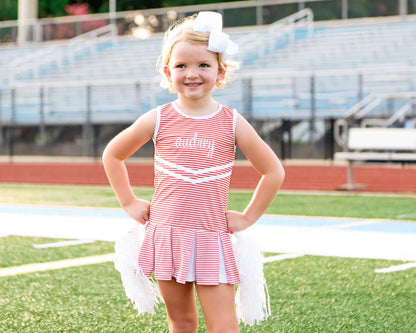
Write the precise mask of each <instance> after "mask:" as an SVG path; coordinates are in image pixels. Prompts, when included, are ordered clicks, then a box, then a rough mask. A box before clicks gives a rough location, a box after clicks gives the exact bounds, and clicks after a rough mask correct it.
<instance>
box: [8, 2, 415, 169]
mask: <svg viewBox="0 0 416 333" xmlns="http://www.w3.org/2000/svg"><path fill="white" fill-rule="evenodd" d="M202 10H213V11H218V12H220V13H221V14H223V18H224V27H225V31H226V32H227V33H228V34H230V36H231V38H232V40H234V41H235V42H237V43H238V44H239V46H240V52H239V54H238V56H237V59H236V60H238V61H239V62H240V67H241V69H240V70H239V71H238V73H236V75H235V80H234V81H233V82H232V83H231V84H230V85H228V86H227V87H226V88H225V89H223V90H216V91H215V98H216V99H217V100H218V101H220V102H221V103H223V104H225V105H229V106H232V107H235V108H237V109H238V111H239V112H240V113H242V114H243V115H244V116H245V117H246V118H247V119H249V120H250V122H251V123H252V124H253V125H254V126H255V127H256V129H257V130H258V132H259V133H260V134H261V136H262V137H263V138H264V139H265V140H266V141H267V142H268V143H269V144H270V145H271V146H272V148H273V149H274V150H275V151H276V153H277V154H278V155H279V156H280V157H281V158H282V159H284V160H290V159H324V160H329V161H331V160H333V159H334V156H335V154H336V153H337V152H340V151H345V150H348V149H349V147H348V131H349V129H350V128H352V127H364V128H369V127H377V128H383V129H387V128H402V129H414V128H415V127H416V0H311V1H293V0H257V1H237V2H236V1H229V2H221V3H214V1H197V0H183V1H175V0H164V1H162V0H156V1H148V0H109V1H108V0H90V1H81V0H79V1H70V0H19V1H16V0H2V2H1V4H0V20H1V21H0V156H4V157H13V156H20V155H25V156H27V155H29V156H35V155H38V156H81V157H99V156H100V155H101V152H102V150H103V148H104V146H105V144H106V143H107V142H108V141H109V140H110V139H111V138H112V137H113V136H114V135H115V134H116V133H118V132H119V131H120V130H122V129H123V128H125V127H126V126H128V125H129V124H130V123H132V122H133V121H134V120H135V119H136V118H137V117H138V116H140V115H141V114H143V113H144V112H146V111H148V110H149V109H151V108H153V107H154V106H156V105H159V104H162V103H166V102H169V101H171V100H173V99H174V98H175V96H174V95H171V94H169V93H168V92H167V91H166V90H163V89H162V88H160V86H159V81H160V76H159V74H158V73H157V71H156V62H157V59H158V56H159V53H160V49H161V44H162V38H163V32H164V31H165V30H166V28H167V27H168V26H169V25H170V24H171V23H172V22H173V21H175V20H177V19H180V18H182V17H184V16H188V15H191V14H193V13H196V12H199V11H202ZM382 148H383V147H382ZM386 149H387V148H386ZM396 149H400V147H399V148H396ZM407 149H409V148H407ZM410 149H412V148H410ZM413 149H416V148H413ZM413 153H414V151H413ZM152 155H153V147H152V145H151V144H149V145H147V146H146V147H144V149H141V150H140V151H139V152H137V153H136V154H135V156H137V157H151V156H152ZM239 156H240V155H239ZM414 159H415V158H413V159H410V160H409V161H407V160H406V161H404V162H406V163H407V162H412V161H413V160H414ZM381 160H383V159H381ZM400 162H403V161H400Z"/></svg>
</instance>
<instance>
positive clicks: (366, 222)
mask: <svg viewBox="0 0 416 333" xmlns="http://www.w3.org/2000/svg"><path fill="white" fill-rule="evenodd" d="M380 222H382V221H381V220H362V221H357V222H348V223H343V224H336V225H330V226H328V225H325V226H320V227H306V228H301V229H300V230H294V231H286V232H275V233H268V234H267V235H262V236H261V238H267V237H274V236H280V235H290V234H301V233H306V232H312V231H318V230H330V229H344V228H350V227H356V226H361V225H369V224H376V223H380Z"/></svg>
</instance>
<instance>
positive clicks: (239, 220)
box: [225, 210, 254, 233]
mask: <svg viewBox="0 0 416 333" xmlns="http://www.w3.org/2000/svg"><path fill="white" fill-rule="evenodd" d="M225 217H226V219H227V223H228V232H230V233H234V232H238V231H242V230H245V229H247V228H248V227H250V226H251V225H253V223H254V222H253V221H250V220H249V219H248V218H247V217H246V216H245V215H244V214H243V213H240V212H236V211H234V210H227V211H226V212H225Z"/></svg>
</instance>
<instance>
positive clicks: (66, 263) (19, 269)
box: [0, 253, 114, 276]
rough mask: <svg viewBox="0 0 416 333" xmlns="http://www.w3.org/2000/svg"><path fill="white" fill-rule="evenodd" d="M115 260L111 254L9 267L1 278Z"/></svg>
mask: <svg viewBox="0 0 416 333" xmlns="http://www.w3.org/2000/svg"><path fill="white" fill-rule="evenodd" d="M113 259H114V253H110V254H102V255H97V256H90V257H82V258H74V259H66V260H57V261H50V262H45V263H38V264H29V265H21V266H14V267H7V268H2V269H0V276H11V275H18V274H26V273H33V272H39V271H49V270H54V269H61V268H68V267H75V266H83V265H91V264H100V263H104V262H108V261H113Z"/></svg>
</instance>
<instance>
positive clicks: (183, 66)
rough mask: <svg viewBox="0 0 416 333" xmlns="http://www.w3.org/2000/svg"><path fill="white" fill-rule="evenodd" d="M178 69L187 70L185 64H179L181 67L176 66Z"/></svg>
mask: <svg viewBox="0 0 416 333" xmlns="http://www.w3.org/2000/svg"><path fill="white" fill-rule="evenodd" d="M176 68H185V65H184V64H179V65H176Z"/></svg>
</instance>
